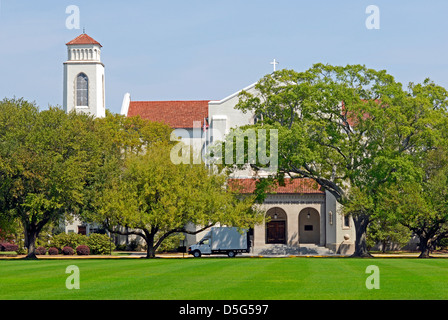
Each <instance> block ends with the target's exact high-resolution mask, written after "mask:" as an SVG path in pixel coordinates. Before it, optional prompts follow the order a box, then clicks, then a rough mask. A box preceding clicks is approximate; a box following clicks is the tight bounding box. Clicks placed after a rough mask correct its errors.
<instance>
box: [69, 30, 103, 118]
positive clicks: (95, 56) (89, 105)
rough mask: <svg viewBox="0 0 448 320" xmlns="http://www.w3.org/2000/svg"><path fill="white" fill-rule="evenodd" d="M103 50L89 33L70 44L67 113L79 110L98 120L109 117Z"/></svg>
mask: <svg viewBox="0 0 448 320" xmlns="http://www.w3.org/2000/svg"><path fill="white" fill-rule="evenodd" d="M101 48H102V46H101V44H100V43H99V42H97V41H96V40H94V39H93V38H91V37H89V36H88V35H87V34H85V33H83V34H81V35H80V36H78V37H77V38H75V39H73V40H72V41H70V42H68V43H67V49H68V60H67V61H66V62H64V102H63V107H64V110H65V111H66V112H71V111H73V110H75V111H76V112H84V113H89V114H91V115H94V116H95V117H98V118H102V117H105V116H106V104H105V84H104V64H103V63H102V62H101Z"/></svg>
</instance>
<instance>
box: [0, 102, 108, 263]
mask: <svg viewBox="0 0 448 320" xmlns="http://www.w3.org/2000/svg"><path fill="white" fill-rule="evenodd" d="M94 123H95V121H94V119H93V117H91V116H88V115H84V114H75V113H70V114H66V113H65V112H64V110H62V109H59V108H54V107H50V108H49V109H48V110H44V111H40V110H39V108H38V107H37V106H36V105H35V104H32V103H29V102H27V101H25V100H23V99H11V100H8V99H4V100H3V101H2V102H0V181H1V182H0V212H2V213H3V214H5V215H7V216H8V217H9V218H11V219H15V218H18V219H20V221H21V223H22V225H23V227H24V231H25V232H24V234H25V245H26V247H27V248H28V251H29V252H28V255H29V257H31V258H32V257H35V254H34V249H35V241H36V238H37V236H38V235H39V233H40V232H41V230H42V229H43V228H44V227H45V226H46V225H47V224H48V223H51V222H58V221H59V220H60V219H61V218H63V217H64V215H65V214H66V213H68V212H70V213H74V214H76V213H78V212H79V211H80V210H81V209H82V207H83V206H84V202H85V200H86V199H85V195H84V188H85V186H86V184H87V183H88V182H89V180H90V179H91V178H92V176H93V173H94V172H95V170H96V169H95V168H96V167H97V166H98V165H99V163H100V162H101V159H102V158H101V152H100V150H101V143H102V141H101V140H99V139H98V137H97V136H96V132H95V130H94Z"/></svg>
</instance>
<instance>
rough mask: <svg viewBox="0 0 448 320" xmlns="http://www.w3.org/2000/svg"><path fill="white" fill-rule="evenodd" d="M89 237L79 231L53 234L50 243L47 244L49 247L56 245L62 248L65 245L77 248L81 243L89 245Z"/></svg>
mask: <svg viewBox="0 0 448 320" xmlns="http://www.w3.org/2000/svg"><path fill="white" fill-rule="evenodd" d="M87 243H88V237H87V236H85V235H82V234H77V233H60V234H57V235H55V236H53V237H52V238H51V240H50V242H49V243H47V244H46V247H47V248H51V247H55V248H58V249H59V250H62V249H63V248H64V247H71V248H74V249H76V248H77V247H78V246H80V245H87Z"/></svg>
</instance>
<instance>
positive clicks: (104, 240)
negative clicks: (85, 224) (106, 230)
mask: <svg viewBox="0 0 448 320" xmlns="http://www.w3.org/2000/svg"><path fill="white" fill-rule="evenodd" d="M87 246H88V247H89V248H90V253H91V254H98V255H104V254H110V253H111V251H113V250H115V244H114V243H113V242H112V241H111V239H110V238H109V236H108V235H106V234H99V233H92V234H90V235H89V237H88V239H87Z"/></svg>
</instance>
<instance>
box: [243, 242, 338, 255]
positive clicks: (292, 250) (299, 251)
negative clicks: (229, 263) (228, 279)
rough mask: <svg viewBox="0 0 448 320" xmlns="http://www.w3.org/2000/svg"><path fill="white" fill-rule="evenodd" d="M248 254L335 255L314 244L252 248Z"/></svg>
mask: <svg viewBox="0 0 448 320" xmlns="http://www.w3.org/2000/svg"><path fill="white" fill-rule="evenodd" d="M250 254H253V255H261V256H271V255H272V256H285V255H286V256H287V255H324V256H327V255H335V253H334V252H333V251H332V250H330V249H328V248H325V247H320V246H318V245H315V244H300V245H298V246H288V245H284V244H273V245H266V246H263V247H256V248H252V249H251V252H250Z"/></svg>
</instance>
